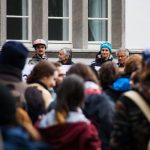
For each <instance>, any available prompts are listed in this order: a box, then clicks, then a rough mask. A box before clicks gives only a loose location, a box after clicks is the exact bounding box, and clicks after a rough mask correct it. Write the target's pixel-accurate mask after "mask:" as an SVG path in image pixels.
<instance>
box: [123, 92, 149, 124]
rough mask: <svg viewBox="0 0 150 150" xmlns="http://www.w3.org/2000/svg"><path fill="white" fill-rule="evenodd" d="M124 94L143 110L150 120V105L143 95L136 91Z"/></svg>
mask: <svg viewBox="0 0 150 150" xmlns="http://www.w3.org/2000/svg"><path fill="white" fill-rule="evenodd" d="M124 96H126V97H128V98H130V99H131V100H132V101H133V102H134V103H135V104H136V105H137V106H138V107H139V108H140V109H141V111H142V112H143V114H144V115H145V117H146V118H147V119H148V121H149V122H150V107H149V105H148V104H147V102H146V101H145V100H144V99H143V97H142V96H141V95H140V94H138V93H137V92H136V91H132V90H131V91H128V92H125V93H124Z"/></svg>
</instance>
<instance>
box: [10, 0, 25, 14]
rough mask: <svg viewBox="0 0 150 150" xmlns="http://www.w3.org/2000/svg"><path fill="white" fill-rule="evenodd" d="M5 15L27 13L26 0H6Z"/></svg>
mask: <svg viewBox="0 0 150 150" xmlns="http://www.w3.org/2000/svg"><path fill="white" fill-rule="evenodd" d="M7 15H20V16H22V15H24V16H26V15H28V0H7Z"/></svg>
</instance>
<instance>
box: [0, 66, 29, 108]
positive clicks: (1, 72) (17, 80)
mask: <svg viewBox="0 0 150 150" xmlns="http://www.w3.org/2000/svg"><path fill="white" fill-rule="evenodd" d="M0 83H2V84H4V85H6V86H7V87H8V88H9V89H10V91H11V92H12V93H13V95H14V96H15V98H16V102H17V105H19V106H21V107H23V108H24V107H26V104H25V103H26V101H25V96H24V94H25V91H26V88H27V84H26V83H24V82H22V72H21V70H19V69H17V68H14V67H12V66H3V65H0Z"/></svg>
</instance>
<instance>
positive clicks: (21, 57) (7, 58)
mask: <svg viewBox="0 0 150 150" xmlns="http://www.w3.org/2000/svg"><path fill="white" fill-rule="evenodd" d="M27 57H28V49H27V48H26V47H25V46H24V45H23V44H22V43H21V42H16V41H8V42H6V43H5V44H4V45H3V46H2V50H1V53H0V64H1V65H3V66H11V67H14V68H17V69H19V70H21V71H22V70H23V68H24V66H25V63H26V59H27Z"/></svg>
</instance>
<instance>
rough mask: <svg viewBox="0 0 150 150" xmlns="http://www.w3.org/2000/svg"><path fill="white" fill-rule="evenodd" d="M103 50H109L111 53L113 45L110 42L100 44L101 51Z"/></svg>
mask: <svg viewBox="0 0 150 150" xmlns="http://www.w3.org/2000/svg"><path fill="white" fill-rule="evenodd" d="M102 48H107V49H108V50H109V52H110V53H111V51H112V45H111V44H110V43H108V42H104V43H102V44H100V51H101V49H102Z"/></svg>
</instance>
